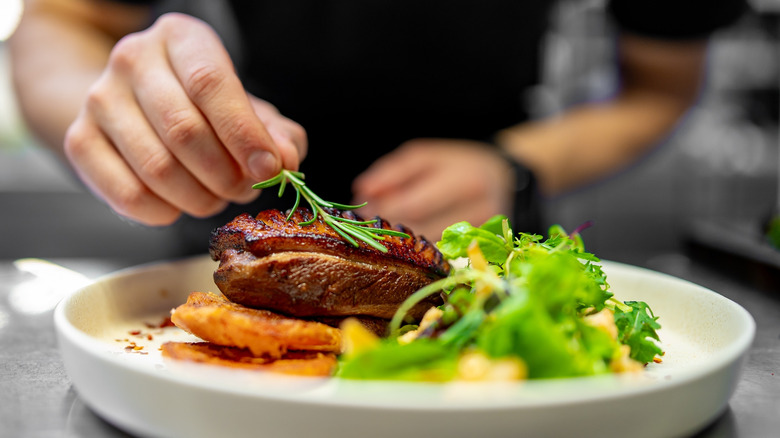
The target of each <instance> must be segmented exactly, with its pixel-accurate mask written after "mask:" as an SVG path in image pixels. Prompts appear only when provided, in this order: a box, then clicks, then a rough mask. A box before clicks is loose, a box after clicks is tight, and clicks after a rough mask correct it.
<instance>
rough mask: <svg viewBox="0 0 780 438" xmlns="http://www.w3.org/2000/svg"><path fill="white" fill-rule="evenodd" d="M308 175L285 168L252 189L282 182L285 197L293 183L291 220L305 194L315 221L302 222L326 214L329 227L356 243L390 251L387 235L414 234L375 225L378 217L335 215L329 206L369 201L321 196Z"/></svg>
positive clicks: (343, 206) (340, 207)
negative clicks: (384, 242)
mask: <svg viewBox="0 0 780 438" xmlns="http://www.w3.org/2000/svg"><path fill="white" fill-rule="evenodd" d="M304 178H305V177H304V175H303V173H301V172H296V171H292V170H286V169H282V171H281V172H279V173H278V174H277V175H276V176H275V177H273V178H271V179H267V180H265V181H263V182H259V183H257V184H254V185H253V186H252V188H253V189H267V188H269V187H273V186H275V185H278V186H279V197H281V196H282V195H283V194H284V189H285V188H286V187H287V184H290V185H292V186H293V188H294V189H295V204H294V205H293V207H292V209H290V214H288V215H287V220H290V219H291V218H292V215H293V213H295V210H297V209H298V206H299V205H300V203H301V197H303V199H304V200H306V202H308V203H309V206H311V211H312V213H314V216H313V217H312V218H311V220H308V221H305V222H301V223H300V224H299V225H301V226H307V225H311V224H313V223H314V222H315V221H316V220H317V218H318V217H322V220H323V221H324V222H325V223H326V224H328V226H330V227H331V228H333V229H334V230H335V231H336V232H337V233H338V234H339V235H340V236H341V237H343V238H344V239H345V240H346V241H348V242H349V243H351V244H352V245H354V246H359V243H358V241H362V242H365V243H366V244H367V245H370V246H371V247H373V248H375V249H377V250H379V251H382V252H387V248H386V247H385V246H384V245H382V244H381V243H379V242H378V241H380V240H385V237H384V236H401V237H405V238H406V237H410V236H409V235H408V234H406V233H404V232H402V231H397V230H388V229H384V228H374V227H372V226H371V225H373V224H375V223H376V222H377V219H371V220H364V221H358V220H354V219H347V218H344V217H341V216H335V215H333V214H331V213H330V212H329V211H328V209H337V210H355V209H357V208H360V207H362V206H364V205H366V203H365V202H364V203H362V204H358V205H349V204H339V203H336V202H329V201H326V200H324V199H322V198H320V197H319V196H317V194H316V193H314V192H313V191H312V190H311V189H310V188H309V187H307V186H306V183H305V182H303V180H304Z"/></svg>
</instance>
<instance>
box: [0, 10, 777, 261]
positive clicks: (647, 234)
mask: <svg viewBox="0 0 780 438" xmlns="http://www.w3.org/2000/svg"><path fill="white" fill-rule="evenodd" d="M20 3H21V2H20V1H17V0H1V1H0V258H3V259H16V258H20V257H41V258H58V257H121V258H123V259H125V260H127V261H128V262H145V261H154V260H159V259H165V258H169V257H171V256H172V254H171V253H170V248H172V247H174V246H175V245H172V242H173V241H174V240H175V239H176V238H177V237H176V235H174V234H173V233H171V232H170V230H168V229H165V228H162V229H149V228H146V227H142V226H139V225H135V224H131V223H129V222H128V221H125V220H123V219H121V218H119V217H118V216H117V215H115V214H114V213H112V212H111V211H110V210H109V209H108V208H107V207H106V206H105V205H103V204H102V203H101V202H100V201H98V200H97V199H96V198H94V197H93V196H92V195H91V194H90V193H88V192H87V191H86V190H85V189H84V188H83V187H82V186H81V185H80V184H79V183H78V182H77V180H76V179H75V178H74V177H73V175H71V174H70V173H69V171H67V170H66V168H65V167H64V166H62V165H61V164H60V163H59V162H58V160H57V159H56V158H55V157H54V156H53V155H51V154H50V153H49V152H48V151H46V150H45V149H43V148H42V147H40V146H39V144H38V143H37V142H36V140H35V138H33V137H32V136H31V135H30V133H29V132H28V131H27V130H26V129H25V126H24V123H23V121H22V119H21V117H20V115H19V113H18V108H17V107H16V105H15V102H14V98H13V92H12V86H11V80H10V66H9V59H8V54H7V48H6V46H5V45H4V43H2V41H1V40H4V39H6V38H7V36H8V34H9V33H10V31H11V29H12V28H13V26H14V23H15V18H16V17H18V14H19V13H20V9H19V8H20ZM173 3H177V6H178V5H180V4H185V6H186V7H189V8H191V12H192V13H193V14H194V15H200V16H202V17H203V18H205V19H206V20H207V21H211V22H212V24H214V25H215V26H216V27H218V28H222V29H223V30H224V32H225V33H224V38H225V40H226V43H227V44H228V46H229V49H230V50H231V51H233V53H234V54H236V55H238V54H240V47H239V46H238V45H237V44H235V43H236V42H235V41H234V40H233V38H232V37H231V35H230V25H229V20H230V17H229V16H228V15H226V14H225V13H224V11H222V10H215V9H214V8H216V7H217V6H216V5H217V4H218V2H201V1H197V2H193V1H190V2H184V1H179V2H173ZM751 7H752V8H751V11H750V12H749V13H748V14H747V15H746V16H745V17H744V19H743V20H741V21H740V22H739V23H738V24H737V25H736V26H734V27H733V28H730V29H728V30H725V31H723V32H720V33H719V34H717V35H716V37H715V39H714V41H713V43H712V45H711V49H710V58H709V71H708V75H707V85H706V89H705V90H704V92H703V94H702V97H701V101H700V103H699V105H698V106H697V108H695V109H694V110H693V111H691V112H690V114H689V115H688V116H687V117H686V119H685V120H684V121H683V122H682V123H681V124H680V126H679V128H678V129H677V130H676V131H675V132H673V133H671V134H670V135H669V137H668V138H667V139H666V141H664V142H663V143H662V144H659V145H658V146H657V148H656V149H655V150H654V151H653V152H652V153H650V154H649V155H648V156H647V157H646V158H645V159H644V160H642V161H641V162H639V163H638V164H636V165H634V166H633V167H632V168H631V169H629V170H626V171H624V172H622V173H620V174H618V175H615V176H613V177H611V178H609V179H607V180H605V181H602V182H600V183H597V184H594V185H592V186H590V187H585V188H582V189H580V190H578V191H576V192H574V193H570V194H567V195H565V196H560V197H557V198H555V199H549V200H546V205H545V216H546V218H547V221H548V222H550V223H560V224H562V225H563V226H564V227H565V228H567V229H570V230H571V229H573V228H575V227H577V226H578V225H580V224H582V223H584V222H586V221H593V226H592V227H591V228H589V229H588V230H587V231H585V232H584V234H583V235H584V237H585V239H586V245H587V247H588V249H589V250H591V251H593V252H596V253H597V254H598V255H600V256H601V257H602V258H605V259H613V260H622V259H624V257H625V256H626V254H630V253H633V252H635V250H636V249H637V248H641V249H643V250H644V251H646V252H648V253H657V254H665V253H672V252H679V251H680V250H681V249H684V248H688V247H690V246H691V244H692V243H693V244H695V245H698V246H703V247H708V246H713V247H718V246H719V245H720V246H723V247H724V248H721V249H726V250H734V251H737V252H739V251H742V250H746V248H752V249H753V250H755V251H757V252H758V253H759V256H758V257H761V258H763V259H764V260H765V261H768V262H769V263H775V262H776V261H777V257H776V256H777V254H776V252H777V251H776V250H774V249H772V248H771V247H769V246H768V245H767V244H766V241H765V239H764V237H763V228H764V224H765V223H766V222H767V220H768V219H769V217H770V216H771V215H772V214H773V213H774V210H775V208H776V207H777V206H778V162H779V161H780V157H779V154H778V149H779V146H780V139H779V138H778V122H779V121H780V116H779V115H778V106H779V104H780V93H779V91H778V85H780V65H779V64H780V41H779V38H780V0H752V1H751ZM554 21H555V26H554V28H553V30H552V31H551V32H550V34H549V36H548V38H547V41H546V43H545V50H546V54H547V58H546V62H545V66H544V71H543V77H544V83H543V84H542V85H541V86H540V87H538V89H536V90H533V91H532V92H531V93H529V95H528V96H527V98H528V99H529V103H530V104H531V106H532V108H533V109H534V111H535V112H536V114H537V115H539V116H544V115H548V114H553V113H555V112H556V111H558V110H560V109H561V108H564V107H565V106H567V105H569V104H571V103H572V102H577V101H582V100H584V99H592V98H598V97H599V96H600V95H604V94H605V93H607V92H608V90H609V87H610V86H611V83H612V81H613V80H614V78H615V75H614V71H613V69H612V68H613V64H612V63H611V62H610V59H611V56H612V53H613V43H612V37H611V35H610V32H609V31H608V30H607V29H608V26H605V23H606V18H605V16H604V1H603V0H584V1H583V0H576V1H575V0H566V1H563V2H561V3H560V6H559V7H558V8H557V10H556V13H555V15H554ZM637 123H641V120H638V121H637ZM206 240H207V236H204V242H203V244H204V252H205V248H206ZM748 250H749V249H748ZM632 261H634V260H632ZM778 266H780V264H778Z"/></svg>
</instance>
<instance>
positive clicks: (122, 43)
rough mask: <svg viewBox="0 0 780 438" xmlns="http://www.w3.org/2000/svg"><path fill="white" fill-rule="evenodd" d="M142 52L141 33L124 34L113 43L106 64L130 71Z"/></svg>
mask: <svg viewBox="0 0 780 438" xmlns="http://www.w3.org/2000/svg"><path fill="white" fill-rule="evenodd" d="M143 52H144V48H143V33H140V32H139V33H131V34H128V35H125V36H124V37H122V38H121V39H120V40H119V41H117V43H116V44H114V48H113V49H112V50H111V54H110V55H109V58H108V65H109V67H110V68H112V69H114V70H117V71H120V72H126V71H130V70H132V69H133V68H134V65H135V64H136V63H137V61H138V59H139V58H140V56H141V54H142V53H143Z"/></svg>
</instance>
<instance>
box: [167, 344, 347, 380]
mask: <svg viewBox="0 0 780 438" xmlns="http://www.w3.org/2000/svg"><path fill="white" fill-rule="evenodd" d="M162 355H163V357H166V358H169V359H175V360H186V361H191V362H197V363H206V364H212V365H219V366H225V367H231V368H242V369H247V370H257V371H269V372H274V373H283V374H292V375H296V376H313V377H327V376H330V375H332V374H333V372H334V370H335V368H336V365H337V363H338V360H337V358H336V354H335V353H322V352H312V351H290V352H287V353H285V354H284V355H283V356H282V357H281V358H279V359H272V358H269V357H267V356H260V357H258V356H255V355H253V354H252V352H251V351H249V350H247V349H244V348H237V347H225V346H222V345H216V344H211V343H208V342H194V343H189V342H166V343H165V344H163V345H162Z"/></svg>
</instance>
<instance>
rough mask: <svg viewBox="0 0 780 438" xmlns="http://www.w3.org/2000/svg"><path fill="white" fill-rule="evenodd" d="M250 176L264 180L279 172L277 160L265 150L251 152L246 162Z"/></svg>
mask: <svg viewBox="0 0 780 438" xmlns="http://www.w3.org/2000/svg"><path fill="white" fill-rule="evenodd" d="M247 165H248V166H249V171H250V172H251V173H252V176H253V177H255V178H257V179H258V180H261V181H262V180H266V179H268V178H271V177H273V176H274V175H276V174H277V172H279V160H277V159H276V157H275V156H274V155H273V154H271V153H270V152H266V151H258V152H253V153H252V155H250V156H249V161H248V162H247Z"/></svg>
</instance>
